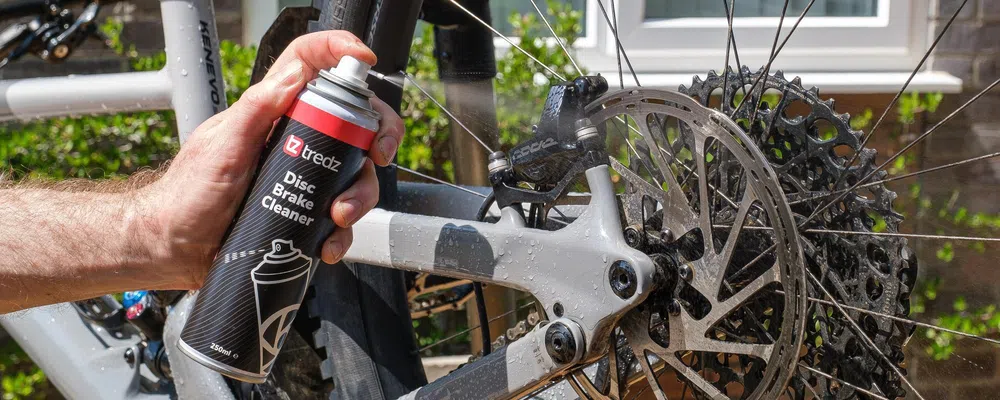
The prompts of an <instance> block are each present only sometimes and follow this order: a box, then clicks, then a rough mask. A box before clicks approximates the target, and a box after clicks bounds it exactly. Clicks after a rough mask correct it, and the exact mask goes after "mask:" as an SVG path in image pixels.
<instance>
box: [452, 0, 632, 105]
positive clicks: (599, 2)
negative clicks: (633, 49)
mask: <svg viewBox="0 0 1000 400" xmlns="http://www.w3.org/2000/svg"><path fill="white" fill-rule="evenodd" d="M452 1H455V0H452ZM612 1H613V0H612ZM597 5H598V6H600V7H601V13H602V14H604V21H605V22H607V23H608V27H609V28H611V34H612V35H614V36H615V47H616V50H617V51H619V52H620V53H619V54H621V56H622V57H624V58H625V64H627V65H628V70H629V72H631V73H632V79H635V85H636V86H640V87H641V86H642V85H640V84H639V76H638V75H636V73H635V68H632V61H631V60H629V58H628V53H626V52H625V48H624V47H622V41H621V39H620V38H619V37H618V28H616V26H617V24H612V22H611V17H609V16H608V10H607V9H606V8H605V7H604V1H603V0H597ZM621 70H622V67H621V65H619V66H618V71H619V72H621ZM624 87H625V85H624V83H622V88H624Z"/></svg>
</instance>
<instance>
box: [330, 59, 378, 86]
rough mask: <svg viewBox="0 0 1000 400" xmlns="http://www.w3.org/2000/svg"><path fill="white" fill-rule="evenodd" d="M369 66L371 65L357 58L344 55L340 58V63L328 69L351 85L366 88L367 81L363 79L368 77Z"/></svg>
mask: <svg viewBox="0 0 1000 400" xmlns="http://www.w3.org/2000/svg"><path fill="white" fill-rule="evenodd" d="M371 67H372V66H371V65H368V64H365V63H363V62H361V61H360V60H358V59H357V58H354V57H351V56H344V57H342V58H341V59H340V63H339V64H337V66H336V67H334V68H331V69H330V73H332V74H333V75H334V76H337V77H339V78H340V79H343V80H344V81H346V82H348V83H350V84H351V86H356V87H361V88H368V83H367V82H365V79H367V78H368V70H369V69H371Z"/></svg>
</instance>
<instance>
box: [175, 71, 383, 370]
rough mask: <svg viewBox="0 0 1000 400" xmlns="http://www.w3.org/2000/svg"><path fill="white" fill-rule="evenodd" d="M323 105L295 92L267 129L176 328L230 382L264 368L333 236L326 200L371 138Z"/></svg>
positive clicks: (343, 185) (348, 179) (351, 176)
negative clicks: (252, 172) (243, 193)
mask: <svg viewBox="0 0 1000 400" xmlns="http://www.w3.org/2000/svg"><path fill="white" fill-rule="evenodd" d="M321 101H326V100H325V99H322V98H319V97H318V96H316V95H315V94H313V93H311V92H308V91H306V92H303V95H302V96H300V98H299V99H298V100H297V101H296V103H295V105H294V106H293V107H292V108H291V109H290V110H289V111H288V113H286V115H285V116H284V117H282V118H281V120H280V121H279V122H278V124H276V125H275V128H274V131H273V132H272V134H271V139H270V140H269V141H268V145H267V147H266V149H265V151H264V155H263V156H262V160H261V166H260V168H259V170H258V172H257V175H256V177H255V180H254V183H253V184H252V186H251V189H250V192H249V194H248V196H247V197H246V198H245V199H244V202H243V204H242V205H241V207H240V211H239V212H238V214H237V217H236V220H235V222H234V223H233V225H231V227H230V231H229V233H228V234H227V236H226V238H225V239H224V240H223V244H222V247H221V249H220V250H219V254H218V255H217V256H216V258H215V261H214V263H213V265H212V268H211V270H210V271H209V273H208V277H207V278H206V281H205V285H204V287H202V289H201V291H200V292H199V295H198V298H197V300H196V302H195V306H194V310H193V311H192V313H191V316H190V317H189V319H188V321H187V324H186V325H185V326H184V330H183V332H182V333H181V346H180V347H181V349H182V350H184V351H185V352H186V353H188V355H190V356H192V357H193V358H194V359H195V360H197V361H199V362H201V363H202V364H206V365H207V366H209V367H211V368H213V369H215V370H217V371H219V372H221V373H223V374H226V375H228V376H231V377H234V378H237V379H241V380H246V381H251V382H254V381H262V380H263V379H264V377H266V376H267V374H268V372H269V371H270V369H271V366H272V364H273V363H274V360H275V357H277V355H278V352H279V350H280V349H281V345H282V343H283V342H284V339H285V337H286V335H287V333H288V331H289V329H290V328H291V324H292V320H293V319H294V318H295V314H296V313H297V312H298V310H299V306H300V304H301V302H302V298H303V296H304V295H305V291H306V288H307V287H308V284H309V280H310V278H311V276H312V272H313V269H314V268H316V265H317V264H318V263H319V254H320V249H321V247H322V245H323V242H324V240H325V239H326V238H327V237H328V236H329V235H330V234H331V233H332V232H333V229H334V224H333V221H332V220H331V218H330V205H331V203H332V202H333V199H334V198H335V197H336V196H337V195H339V194H340V193H342V192H343V191H344V190H346V189H347V188H348V187H350V185H351V184H352V183H353V182H354V180H355V179H356V178H357V175H358V173H359V172H360V170H361V167H362V166H363V163H364V157H365V150H367V148H368V146H369V144H370V143H371V140H372V138H373V137H374V134H375V132H374V131H372V130H369V129H365V128H362V127H360V126H358V125H355V124H353V123H351V122H349V121H347V120H345V119H344V118H340V117H338V116H336V115H335V114H332V113H331V112H330V111H329V109H330V107H326V108H322V104H320V106H319V107H317V105H316V103H318V102H321ZM311 103H312V104H311ZM334 108H335V107H334Z"/></svg>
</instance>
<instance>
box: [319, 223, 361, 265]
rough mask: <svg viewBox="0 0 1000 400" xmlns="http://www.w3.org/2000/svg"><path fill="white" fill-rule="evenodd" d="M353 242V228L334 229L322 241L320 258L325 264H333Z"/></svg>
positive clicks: (342, 256)
mask: <svg viewBox="0 0 1000 400" xmlns="http://www.w3.org/2000/svg"><path fill="white" fill-rule="evenodd" d="M352 242H354V230H353V229H351V228H337V229H334V231H333V234H332V235H330V237H328V238H326V242H323V249H322V250H320V258H322V259H323V262H325V263H327V264H334V263H336V262H337V261H340V259H341V258H344V253H347V249H348V248H349V247H351V243H352Z"/></svg>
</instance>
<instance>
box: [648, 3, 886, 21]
mask: <svg viewBox="0 0 1000 400" xmlns="http://www.w3.org/2000/svg"><path fill="white" fill-rule="evenodd" d="M723 1H725V2H726V3H729V0H696V1H692V0H646V19H670V18H703V17H725V16H726V8H725V6H724V5H723ZM808 4H809V0H791V1H789V2H788V11H787V13H786V14H787V15H792V16H797V15H799V14H801V13H802V10H803V9H805V7H806V5H808ZM784 5H785V1H784V0H739V1H737V2H736V12H735V15H736V17H780V16H781V8H782V7H784ZM877 11H878V0H816V3H815V4H813V6H812V8H811V9H809V16H813V17H874V16H876V15H877Z"/></svg>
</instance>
